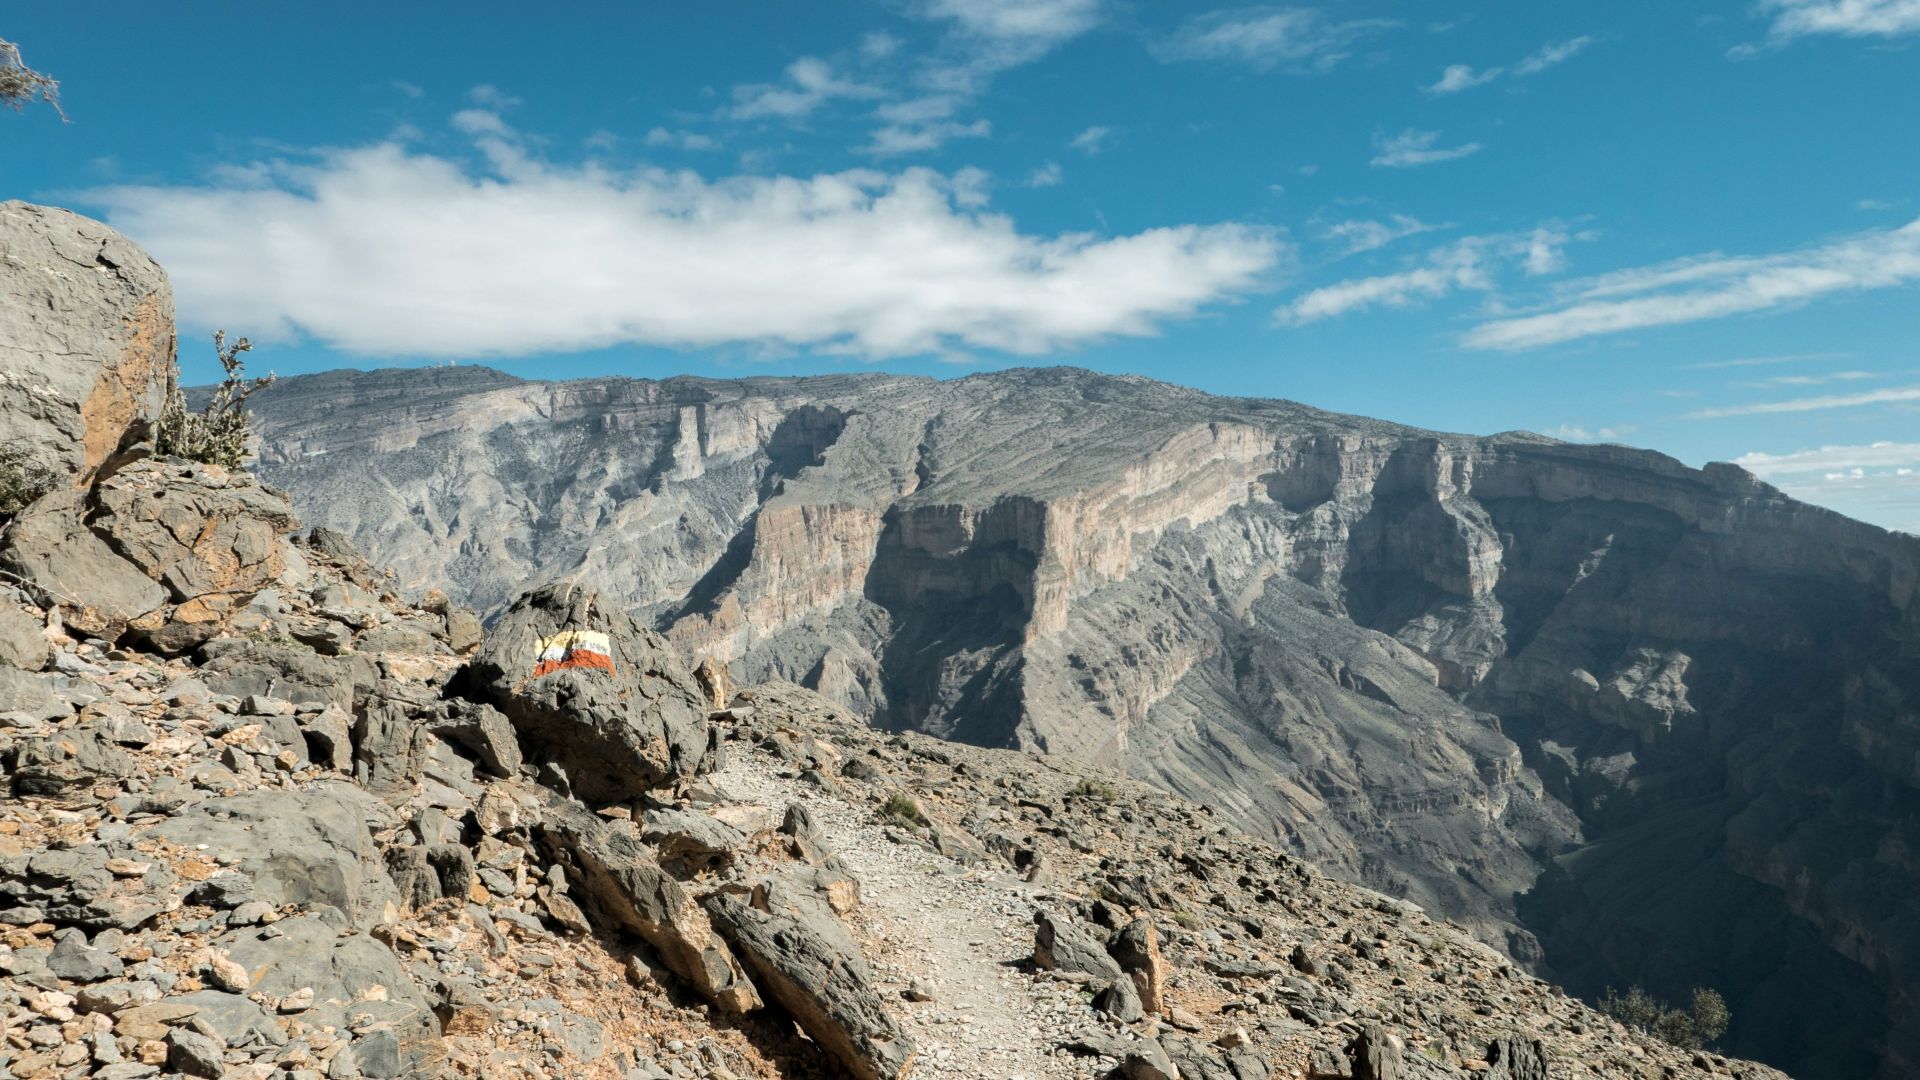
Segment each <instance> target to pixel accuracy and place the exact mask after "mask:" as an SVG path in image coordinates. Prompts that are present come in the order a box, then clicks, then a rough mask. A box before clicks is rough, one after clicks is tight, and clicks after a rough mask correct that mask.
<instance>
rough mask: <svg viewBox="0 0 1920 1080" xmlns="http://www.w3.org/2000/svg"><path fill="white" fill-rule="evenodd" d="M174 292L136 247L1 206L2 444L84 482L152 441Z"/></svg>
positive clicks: (67, 219) (35, 211)
mask: <svg viewBox="0 0 1920 1080" xmlns="http://www.w3.org/2000/svg"><path fill="white" fill-rule="evenodd" d="M173 357H174V330H173V290H172V288H171V287H170V286H169V285H168V284H167V275H166V274H165V273H164V272H163V271H162V270H161V269H160V267H159V266H158V265H157V264H156V263H155V262H154V261H153V260H152V259H151V258H149V257H148V256H147V254H146V252H144V251H142V250H140V248H139V247H137V246H136V245H135V244H134V243H133V242H132V241H130V240H128V239H127V238H126V237H124V236H121V235H120V234H119V233H117V232H115V231H113V230H112V229H110V228H108V227H107V226H105V225H102V224H101V223H99V222H97V221H93V220H90V219H88V218H84V217H81V216H80V215H78V214H75V213H72V212H70V211H67V210H58V209H54V208H52V207H46V206H34V205H31V204H29V203H24V202H18V201H8V202H0V445H4V446H18V447H25V448H27V449H28V451H29V452H30V453H31V454H32V456H33V458H34V460H35V461H37V462H38V463H39V464H41V465H44V466H46V467H48V468H51V469H53V470H55V471H56V472H57V473H59V474H60V475H61V476H72V477H74V478H75V479H76V480H78V481H81V482H84V481H86V480H89V479H91V478H92V474H93V473H94V471H95V470H96V469H98V468H99V467H100V465H101V464H102V463H104V462H105V461H107V459H108V458H110V457H112V456H113V455H114V454H115V453H117V452H118V451H119V450H120V449H121V448H122V447H123V446H125V445H127V444H128V443H130V442H132V441H137V440H138V439H140V438H141V437H143V436H144V435H145V434H146V428H147V427H148V425H149V424H150V422H151V421H152V420H153V419H154V418H156V417H157V416H159V414H160V408H161V406H162V405H163V404H164V403H165V400H166V393H167V386H168V380H169V378H170V376H171V374H172V371H173Z"/></svg>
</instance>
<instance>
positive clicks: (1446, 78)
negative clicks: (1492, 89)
mask: <svg viewBox="0 0 1920 1080" xmlns="http://www.w3.org/2000/svg"><path fill="white" fill-rule="evenodd" d="M1505 70H1506V69H1505V68H1497V67H1493V68H1488V69H1487V70H1485V71H1479V72H1476V71H1474V70H1473V68H1471V67H1469V66H1468V65H1466V64H1449V65H1447V70H1445V71H1443V72H1441V73H1440V81H1439V82H1437V83H1434V84H1433V85H1432V86H1429V87H1427V93H1429V94H1457V93H1459V92H1460V91H1462V90H1471V89H1473V88H1474V87H1476V86H1485V85H1486V84H1487V83H1490V82H1492V81H1493V80H1495V79H1497V78H1499V77H1500V75H1501V73H1502V72H1504V71H1505Z"/></svg>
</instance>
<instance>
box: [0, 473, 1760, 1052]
mask: <svg viewBox="0 0 1920 1080" xmlns="http://www.w3.org/2000/svg"><path fill="white" fill-rule="evenodd" d="M120 490H132V491H136V492H138V493H139V495H140V497H141V498H140V502H139V505H141V506H143V507H145V508H146V510H145V512H144V513H141V514H132V515H127V516H125V517H123V518H122V517H113V518H108V517H103V516H102V515H101V513H100V506H101V504H102V503H103V501H104V502H111V501H112V500H113V498H114V497H115V496H114V493H115V492H117V491H120ZM75 500H78V502H79V504H80V506H81V507H82V509H81V510H79V511H78V513H77V516H78V518H79V519H80V520H85V521H91V522H93V523H94V524H93V525H91V526H89V527H86V528H83V529H79V530H77V531H63V530H60V529H54V528H51V527H50V526H51V525H52V523H53V522H55V521H59V520H73V517H72V516H69V515H68V508H69V504H70V503H72V502H74V501H75ZM187 521H193V522H196V523H198V524H197V525H196V526H195V528H194V530H193V533H192V535H191V536H186V535H183V534H182V532H181V531H180V530H179V529H177V528H169V527H168V526H166V525H165V524H163V523H166V522H174V523H176V524H177V523H180V522H187ZM103 522H104V524H102V523H103ZM291 524H292V521H291V516H290V515H289V514H288V513H287V511H286V510H285V507H284V503H282V502H281V501H280V500H279V497H278V496H277V495H276V494H275V493H273V492H271V491H268V490H266V489H264V488H261V487H260V486H259V485H258V484H257V483H255V482H254V481H253V480H252V479H251V478H249V477H246V476H244V475H241V474H229V473H226V472H224V471H222V470H218V469H215V468H212V467H209V466H198V465H192V464H187V463H179V462H169V461H158V460H141V461H136V462H133V463H131V464H127V465H124V466H123V467H121V468H120V470H119V471H118V472H116V473H114V474H113V475H112V476H110V477H106V478H103V479H100V480H98V481H97V482H96V483H95V484H94V485H93V486H92V487H90V488H87V489H82V490H81V491H80V493H79V494H77V495H73V496H65V495H63V496H57V497H54V498H52V499H51V500H49V501H46V502H43V503H42V504H37V505H36V506H35V507H34V508H31V509H30V510H29V511H28V512H27V513H26V514H24V515H23V516H22V517H21V519H20V520H19V521H18V522H16V524H15V526H14V528H13V529H12V530H11V531H10V532H9V534H8V535H7V537H6V540H5V547H4V555H3V556H0V557H4V559H5V561H6V564H7V565H8V566H9V567H11V568H12V569H11V572H12V574H13V575H14V576H15V578H16V580H18V581H20V582H21V583H22V584H23V586H24V587H23V588H21V589H17V590H12V591H9V592H8V593H7V594H6V597H5V600H4V605H3V606H0V627H3V628H4V632H3V636H0V658H3V659H4V666H0V687H4V693H5V701H4V705H5V707H4V711H0V732H3V734H0V757H3V758H4V760H5V762H6V765H7V778H8V782H9V783H10V785H11V791H12V798H11V799H9V800H8V801H7V802H6V803H5V804H4V809H0V905H4V907H0V923H3V924H4V925H5V927H6V930H5V932H4V936H0V942H4V944H0V972H4V973H5V979H4V982H3V983H0V1007H4V1009H5V1010H6V1018H7V1019H6V1025H7V1026H6V1031H7V1043H6V1046H5V1048H4V1049H3V1050H0V1055H4V1062H5V1068H6V1069H7V1070H8V1071H9V1072H10V1073H11V1075H13V1076H16V1077H23V1078H24V1077H41V1076H47V1077H54V1076H58V1077H80V1076H97V1077H117V1078H134V1077H146V1076H157V1075H162V1074H166V1075H184V1076H197V1077H259V1078H266V1077H288V1078H302V1080H306V1078H318V1077H354V1076H368V1077H400V1076H421V1077H424V1076H485V1077H514V1076H555V1077H560V1076H565V1077H624V1078H629V1080H639V1078H648V1077H665V1076H672V1077H689V1076H699V1077H716V1078H725V1077H814V1076H817V1077H831V1076H854V1077H860V1078H880V1080H893V1078H897V1077H905V1076H910V1075H922V1076H924V1075H955V1076H975V1077H985V1076H995V1077H999V1076H1021V1077H1028V1078H1030V1080H1038V1078H1040V1077H1087V1076H1106V1075H1110V1074H1113V1073H1114V1072H1115V1071H1116V1070H1118V1074H1119V1075H1121V1076H1125V1077H1134V1078H1161V1077H1176V1076H1178V1077H1187V1078H1194V1080H1263V1078H1268V1077H1321V1078H1335V1077H1341V1078H1344V1077H1355V1078H1360V1080H1369V1078H1370V1080H1387V1078H1394V1077H1435V1078H1438V1077H1480V1078H1484V1080H1492V1078H1495V1077H1510V1078H1513V1080H1520V1078H1540V1077H1548V1076H1552V1077H1569V1078H1571V1077H1587V1076H1596V1077H1597V1076H1608V1077H1642V1076H1662V1075H1665V1076H1679V1075H1686V1076H1742V1077H1763V1076H1776V1075H1779V1074H1777V1073H1773V1072H1772V1071H1771V1070H1768V1069H1765V1068H1762V1067H1760V1066H1755V1065H1750V1064H1746V1063H1742V1062H1736V1061H1729V1060H1727V1059H1724V1058H1720V1057H1718V1056H1715V1055H1711V1054H1704V1053H1685V1052H1682V1051H1679V1050H1675V1049H1673V1048H1671V1047H1667V1046H1665V1045H1664V1044H1660V1043H1657V1042H1655V1041H1652V1040H1650V1039H1648V1038H1646V1037H1643V1036H1640V1035H1636V1034H1632V1033H1629V1032H1627V1031H1625V1030H1624V1029H1622V1028H1620V1027H1619V1026H1618V1025H1616V1024H1614V1023H1613V1022H1611V1021H1609V1020H1607V1019H1605V1018H1603V1017H1601V1016H1599V1015H1597V1014H1596V1013H1594V1012H1593V1011H1591V1010H1590V1009H1588V1008H1586V1007H1585V1006H1583V1005H1581V1004H1580V1003H1578V1002H1576V1001H1574V1000H1571V999H1569V998H1567V997H1565V996H1563V995H1561V994H1560V993H1558V992H1557V991H1555V990H1554V989H1553V988H1551V987H1549V986H1547V985H1546V984H1544V983H1542V982H1540V981H1538V980H1536V979H1534V978H1532V977H1530V976H1528V975H1526V974H1524V973H1523V972H1521V971H1519V970H1517V969H1516V968H1515V966H1514V965H1513V964H1512V963H1511V962H1510V961H1508V960H1506V959H1505V958H1503V957H1501V956H1500V955H1498V954H1497V953H1495V952H1493V951H1492V950H1490V949H1488V948H1487V947H1486V946H1484V945H1481V944H1478V943H1477V942H1475V941H1473V940H1472V938H1471V937H1470V936H1469V935H1467V934H1466V933H1464V932H1463V931H1462V930H1461V929H1459V928H1458V927H1454V926H1451V925H1448V924H1445V923H1441V922H1436V921H1435V920H1433V919H1431V918H1429V917H1428V916H1426V915H1425V914H1424V913H1422V912H1421V911H1420V910H1419V909H1418V908H1416V907H1414V906H1412V905H1410V904H1408V903H1405V902H1402V901H1398V900H1394V899H1391V898H1389V897H1386V896H1383V895H1379V894H1377V893H1372V892H1369V891H1367V890H1365V889H1362V888H1359V887H1356V886H1352V885H1348V884H1343V883H1340V882H1337V881H1333V880H1331V879H1328V878H1326V877H1324V876H1322V875H1321V874H1319V873H1318V872H1316V871H1315V870H1313V869H1312V868H1311V867H1309V866H1308V865H1306V864H1305V863H1303V862H1301V861H1299V860H1297V859H1295V858H1293V857H1291V856H1289V855H1286V854H1284V853H1281V852H1279V851H1277V850H1276V849H1274V848H1272V847H1269V846H1267V845H1265V844H1263V843H1261V842H1258V841H1255V840H1252V839H1249V838H1247V837H1245V836H1243V835H1240V834H1238V833H1237V832H1235V831H1234V830H1232V829H1230V828H1227V827H1226V826H1224V825H1223V824H1222V823H1221V822H1220V821H1218V820H1217V819H1216V818H1215V817H1214V816H1213V814H1211V813H1210V812H1208V811H1206V810H1204V809H1202V808H1200V807H1197V806H1194V805H1192V804H1190V803H1186V802H1183V801H1181V800H1179V799H1177V798H1174V797H1172V796H1168V795H1164V794H1161V793H1158V792H1155V791H1152V790H1150V789H1148V788H1147V787H1145V786H1144V785H1141V784H1139V783H1136V782H1133V781H1130V780H1126V779H1122V778H1120V777H1118V776H1115V775H1112V774H1107V773H1104V772H1101V771H1098V770H1089V769H1085V768H1077V767H1069V766H1067V765H1064V764H1062V763H1058V762H1052V761H1045V760H1040V759H1035V758H1032V757H1029V756H1026V755H1023V754H1020V753H1017V752H1012V751H994V750H983V749H978V748H973V747H967V746H962V745H958V744H953V743H946V742H942V741H940V740H937V739H933V738H929V737H926V736H920V735H907V736H890V735H887V734H884V733H880V732H876V731H874V730H872V729H870V728H868V727H867V726H866V725H864V724H861V723H858V722H856V721H854V720H852V719H850V718H849V717H848V716H847V715H846V713H845V712H844V710H841V709H839V708H837V707H835V706H833V705H831V704H830V703H828V702H826V701H824V700H823V699H821V698H819V697H817V696H816V695H814V694H813V693H811V692H809V691H806V690H802V689H800V688H798V687H794V686H791V685H788V684H772V685H768V686H763V687H755V688H748V689H742V690H739V691H738V692H734V691H732V690H730V689H729V688H728V686H727V680H726V675H725V673H724V669H722V668H721V667H719V666H718V665H713V664H708V665H706V666H705V667H703V668H702V669H701V671H700V674H699V675H696V674H695V673H693V672H690V671H689V670H688V668H687V667H686V666H685V665H684V664H683V663H682V661H681V660H680V658H679V657H678V656H676V655H675V654H674V652H673V651H672V649H671V647H670V646H668V645H667V643H666V642H665V641H664V640H663V639H661V638H660V637H658V636H657V635H655V634H653V633H652V632H650V631H649V630H647V629H645V628H644V627H641V626H639V625H637V624H636V623H635V622H634V621H633V620H632V619H631V618H630V617H629V616H627V615H625V614H624V613H621V612H618V611H616V610H612V609H610V608H609V607H608V606H606V605H604V604H602V603H600V602H599V601H598V599H597V598H596V597H595V596H594V595H593V594H592V593H591V591H590V590H589V589H587V588H586V587H584V586H575V585H559V586H554V587H549V588H545V589H541V590H536V591H535V592H533V593H530V594H528V595H527V596H525V597H523V598H522V599H521V601H519V602H518V603H517V604H516V605H514V606H513V607H512V608H511V609H510V610H509V611H508V612H507V613H506V614H505V615H504V616H503V617H502V618H501V620H500V621H499V623H498V624H497V625H496V626H495V627H494V628H493V629H492V631H491V632H490V633H488V634H486V635H485V637H484V638H482V636H481V635H480V633H479V631H478V624H477V622H476V621H475V620H474V619H473V618H472V617H471V616H470V615H467V614H465V613H463V612H461V611H459V610H458V609H454V608H451V607H449V606H447V605H446V604H445V603H443V602H442V601H441V600H440V599H438V598H430V600H429V602H428V603H427V604H426V605H425V606H424V607H415V606H411V605H408V604H405V603H403V602H401V601H400V600H399V599H398V597H397V596H396V595H395V594H394V593H393V591H392V589H391V585H392V583H391V582H390V581H388V580H386V579H384V578H383V577H381V576H380V575H378V574H376V573H375V572H374V571H373V570H372V569H371V568H370V567H369V566H368V565H367V564H366V563H365V562H364V561H363V560H361V559H360V558H359V557H358V556H356V555H355V554H354V553H353V552H352V550H351V549H350V548H349V547H348V546H347V545H346V544H345V543H344V542H343V541H342V540H341V539H340V538H339V537H337V536H335V535H333V534H329V533H327V532H325V531H324V530H316V531H315V532H313V533H312V534H311V535H308V536H306V537H304V538H302V539H299V540H289V539H287V538H286V536H285V535H283V534H284V533H286V532H287V531H288V530H289V529H290V527H291ZM49 537H51V538H52V539H51V540H49V539H47V538H49ZM256 540H257V541H259V543H260V544H261V545H263V546H261V547H259V548H255V547H254V546H253V545H254V543H255V541H256ZM96 542H97V543H98V544H100V545H101V548H100V549H97V550H89V549H92V548H93V545H94V544H95V543H96ZM82 555H85V556H89V557H92V558H96V559H98V560H99V561H97V562H89V563H87V564H85V566H84V569H83V570H82V569H78V568H76V564H73V563H72V562H71V561H70V560H71V559H72V558H77V557H80V556H82ZM113 560H118V561H119V563H120V564H122V566H123V567H125V568H132V569H135V570H138V571H139V573H140V574H142V575H146V574H151V575H152V577H151V578H150V579H147V580H149V581H150V582H151V583H153V584H154V587H155V589H156V590H159V591H160V592H161V593H163V594H164V599H162V600H161V602H160V603H159V605H158V606H157V607H156V608H155V609H154V610H152V611H148V612H142V613H140V614H139V615H136V616H132V617H131V618H130V617H129V613H130V612H131V610H132V608H133V607H138V606H140V605H141V604H143V603H145V602H146V601H145V600H141V601H138V602H134V603H132V605H131V607H130V606H128V602H127V601H126V600H125V599H124V597H123V596H122V595H121V590H122V589H123V588H125V587H127V586H130V585H131V582H132V579H133V576H134V575H133V574H131V573H129V572H126V571H125V570H124V569H122V570H116V571H115V572H112V573H109V572H108V569H109V567H111V566H113ZM162 583H164V584H162ZM196 590H205V591H196ZM148 598H149V599H151V595H149V597H148ZM116 604H117V605H121V606H119V607H117V608H116V607H115V606H114V605H116ZM210 610H218V611H219V612H220V614H219V615H218V617H217V618H202V615H204V613H205V612H207V611H210ZM143 621H144V622H145V623H147V624H150V625H146V626H142V627H133V626H130V625H129V624H130V623H136V622H143ZM556 638H563V639H564V641H563V644H562V645H561V646H560V647H559V648H558V649H557V650H556V648H555V647H554V646H553V644H552V642H553V641H554V640H555V639H556ZM542 666H546V667H548V668H549V670H547V671H546V672H545V673H543V674H538V675H536V674H534V673H535V672H536V671H537V670H539V669H540V668H541V667H542Z"/></svg>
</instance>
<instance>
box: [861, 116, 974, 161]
mask: <svg viewBox="0 0 1920 1080" xmlns="http://www.w3.org/2000/svg"><path fill="white" fill-rule="evenodd" d="M992 133H993V125H992V124H990V123H988V122H987V121H985V120H975V121H973V122H971V123H961V122H960V121H958V120H941V121H936V122H933V123H924V124H888V125H886V126H885V127H881V128H877V129H875V130H874V133H873V141H871V142H869V143H868V144H867V145H865V146H863V147H861V148H860V149H861V152H862V153H867V154H873V155H875V156H876V157H892V156H894V155H897V154H915V153H920V152H922V151H926V150H934V149H937V148H939V147H940V146H942V145H944V144H946V143H947V142H950V141H951V140H954V139H984V138H986V137H987V136H988V135H991V134H992Z"/></svg>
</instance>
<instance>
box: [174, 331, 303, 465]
mask: <svg viewBox="0 0 1920 1080" xmlns="http://www.w3.org/2000/svg"><path fill="white" fill-rule="evenodd" d="M213 349H214V353H215V354H216V355H217V356H218V357H219V358H220V367H221V370H223V371H225V372H226V378H225V379H222V380H221V382H220V385H219V386H217V387H215V388H214V391H213V400H211V401H209V402H207V407H206V408H205V409H203V410H201V411H200V412H197V413H194V412H188V411H187V395H186V392H185V391H183V390H181V389H180V375H179V372H178V371H175V372H174V375H173V378H172V380H171V381H172V385H171V386H169V387H168V388H167V404H166V407H165V408H163V409H162V410H161V412H160V424H159V427H158V429H157V430H156V431H155V432H154V440H153V443H154V449H155V450H156V451H158V452H159V453H162V454H168V455H171V456H173V457H182V458H186V459H187V460H188V461H198V462H202V463H204V464H207V465H219V466H221V467H222V468H227V469H237V468H239V467H240V466H241V465H243V464H245V463H246V460H247V441H248V439H250V438H251V437H252V435H253V417H252V415H251V414H250V413H248V412H247V398H248V397H250V396H251V395H252V394H253V392H254V391H255V390H258V389H260V388H261V387H263V386H269V385H272V383H273V378H274V377H273V376H272V375H268V376H267V377H266V378H263V379H249V378H247V376H246V364H245V363H244V362H242V361H241V359H240V354H241V353H245V352H251V351H252V350H253V342H251V341H248V340H247V339H246V338H241V339H240V340H239V341H236V342H234V343H233V344H232V345H228V344H227V332H226V331H225V330H216V331H214V333H213Z"/></svg>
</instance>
